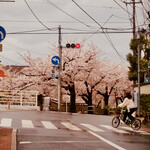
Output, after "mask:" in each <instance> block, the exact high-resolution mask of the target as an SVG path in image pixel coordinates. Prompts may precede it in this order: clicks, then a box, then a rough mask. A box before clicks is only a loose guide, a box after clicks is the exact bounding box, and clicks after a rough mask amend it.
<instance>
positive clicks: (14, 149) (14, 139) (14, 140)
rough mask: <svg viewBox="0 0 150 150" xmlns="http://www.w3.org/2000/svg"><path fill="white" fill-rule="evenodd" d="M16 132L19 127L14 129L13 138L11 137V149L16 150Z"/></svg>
mask: <svg viewBox="0 0 150 150" xmlns="http://www.w3.org/2000/svg"><path fill="white" fill-rule="evenodd" d="M16 133H17V129H13V131H12V138H11V150H16V146H17V145H16V144H17V143H16Z"/></svg>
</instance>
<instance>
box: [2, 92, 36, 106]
mask: <svg viewBox="0 0 150 150" xmlns="http://www.w3.org/2000/svg"><path fill="white" fill-rule="evenodd" d="M37 96H38V92H37V91H20V90H4V91H0V104H1V105H7V104H10V105H20V106H37V105H38V99H37Z"/></svg>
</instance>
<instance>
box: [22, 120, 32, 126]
mask: <svg viewBox="0 0 150 150" xmlns="http://www.w3.org/2000/svg"><path fill="white" fill-rule="evenodd" d="M22 127H23V128H34V126H33V123H32V121H31V120H22Z"/></svg>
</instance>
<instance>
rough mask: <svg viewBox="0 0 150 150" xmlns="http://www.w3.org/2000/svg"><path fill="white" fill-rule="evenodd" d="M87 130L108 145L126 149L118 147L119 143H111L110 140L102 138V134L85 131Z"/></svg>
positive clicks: (119, 149)
mask: <svg viewBox="0 0 150 150" xmlns="http://www.w3.org/2000/svg"><path fill="white" fill-rule="evenodd" d="M87 132H89V133H90V134H92V135H93V136H95V137H97V138H98V139H100V140H102V141H104V142H105V143H107V144H109V145H111V146H113V147H115V148H116V149H118V150H126V149H125V148H123V147H120V146H119V145H117V144H114V143H112V142H111V141H109V140H107V139H105V138H103V137H102V136H100V135H98V134H96V133H94V132H92V131H87Z"/></svg>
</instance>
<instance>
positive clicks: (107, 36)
mask: <svg viewBox="0 0 150 150" xmlns="http://www.w3.org/2000/svg"><path fill="white" fill-rule="evenodd" d="M72 2H73V3H75V4H76V5H77V6H78V7H79V8H80V9H81V10H82V11H83V12H84V13H85V14H87V15H88V16H89V17H90V18H91V19H92V20H93V21H94V22H95V23H96V24H98V25H99V26H100V28H101V29H102V32H103V33H104V35H105V37H106V38H107V40H108V41H109V43H110V45H111V46H112V47H113V49H114V50H115V51H116V53H117V54H118V56H119V58H120V59H121V61H123V60H125V59H124V58H123V57H122V56H121V55H120V53H119V52H118V51H117V49H116V48H115V46H114V44H113V42H112V40H111V38H110V36H109V35H108V33H107V34H106V32H105V31H104V28H103V27H102V25H101V24H99V23H98V22H97V21H96V20H95V19H94V18H93V17H92V16H90V15H89V14H88V13H87V12H86V11H85V10H84V9H83V8H82V7H81V6H79V5H78V3H76V2H75V1H74V0H72ZM125 61H126V60H125Z"/></svg>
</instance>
